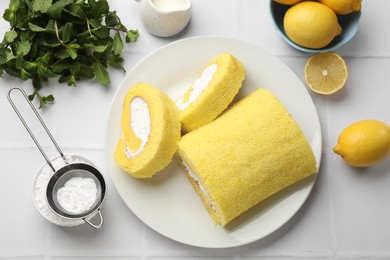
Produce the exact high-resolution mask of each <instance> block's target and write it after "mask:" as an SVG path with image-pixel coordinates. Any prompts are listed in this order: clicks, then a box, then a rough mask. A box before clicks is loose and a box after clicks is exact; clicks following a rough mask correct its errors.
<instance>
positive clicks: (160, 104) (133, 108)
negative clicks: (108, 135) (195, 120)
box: [114, 83, 181, 178]
mask: <svg viewBox="0 0 390 260" xmlns="http://www.w3.org/2000/svg"><path fill="white" fill-rule="evenodd" d="M180 129H181V124H180V119H179V110H178V109H177V106H176V104H175V102H173V100H171V99H170V98H169V97H168V96H167V95H166V94H165V93H164V92H162V91H160V90H159V89H157V88H155V87H153V86H151V85H149V84H147V83H139V84H136V85H134V86H132V87H130V88H129V90H128V91H127V93H126V96H125V98H124V101H123V108H122V116H121V130H122V137H121V138H120V140H119V141H118V144H117V147H116V151H115V155H114V157H115V161H116V162H117V164H118V165H119V166H120V167H121V168H122V169H123V170H124V171H125V172H127V173H128V174H130V175H132V176H134V177H136V178H148V177H152V176H153V175H154V174H155V173H157V172H159V171H161V170H162V169H164V168H165V167H166V166H167V165H168V164H169V163H170V162H171V161H172V158H173V156H174V154H175V152H176V149H177V144H178V141H179V140H180V135H181V130H180Z"/></svg>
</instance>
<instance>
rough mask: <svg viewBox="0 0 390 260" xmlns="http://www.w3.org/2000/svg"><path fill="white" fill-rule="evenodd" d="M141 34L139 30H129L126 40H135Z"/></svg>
mask: <svg viewBox="0 0 390 260" xmlns="http://www.w3.org/2000/svg"><path fill="white" fill-rule="evenodd" d="M138 36H139V32H138V30H129V31H127V33H126V42H135V41H137V39H138Z"/></svg>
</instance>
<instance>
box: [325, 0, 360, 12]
mask: <svg viewBox="0 0 390 260" xmlns="http://www.w3.org/2000/svg"><path fill="white" fill-rule="evenodd" d="M319 2H320V3H322V4H324V5H326V6H327V7H329V8H330V9H332V10H333V11H334V12H335V13H336V14H349V13H352V12H353V11H360V9H361V5H362V0H319Z"/></svg>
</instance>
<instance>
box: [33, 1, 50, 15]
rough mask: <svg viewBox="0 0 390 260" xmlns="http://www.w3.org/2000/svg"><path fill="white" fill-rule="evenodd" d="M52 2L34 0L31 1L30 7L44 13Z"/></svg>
mask: <svg viewBox="0 0 390 260" xmlns="http://www.w3.org/2000/svg"><path fill="white" fill-rule="evenodd" d="M52 3H53V0H34V1H33V2H32V8H33V11H34V12H38V11H40V12H41V13H46V11H47V10H48V9H49V7H50V6H51V5H52Z"/></svg>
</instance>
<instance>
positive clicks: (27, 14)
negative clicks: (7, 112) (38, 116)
mask: <svg viewBox="0 0 390 260" xmlns="http://www.w3.org/2000/svg"><path fill="white" fill-rule="evenodd" d="M3 18H4V19H5V20H6V21H8V22H9V23H10V30H9V31H8V32H6V33H5V35H4V39H3V41H2V42H1V43H0V76H1V75H3V72H4V71H5V72H6V73H8V74H10V75H12V76H15V77H18V78H21V79H23V80H28V79H31V80H32V85H33V88H34V92H33V93H32V94H31V95H29V98H30V100H33V99H34V98H35V97H37V98H39V101H40V106H41V107H42V106H43V105H44V104H46V103H48V102H51V101H53V100H54V97H53V96H52V95H49V96H42V95H40V93H39V90H40V89H41V88H42V86H43V84H44V82H45V81H47V80H48V79H49V78H58V81H59V82H61V83H62V82H67V84H68V86H76V82H77V81H78V80H80V79H93V78H95V79H96V80H97V81H98V82H100V83H101V84H103V85H108V84H109V83H110V77H109V74H108V72H107V67H108V65H109V66H111V67H115V68H120V69H122V70H123V71H124V68H123V66H122V64H123V62H124V59H123V58H122V57H121V56H120V54H121V52H122V50H123V48H124V41H125V42H127V43H128V42H135V41H136V40H137V37H138V31H137V30H127V28H126V27H125V26H124V25H123V24H122V23H121V21H120V19H119V17H118V15H117V14H116V12H115V11H110V8H109V4H108V2H107V0H10V3H9V8H8V9H6V10H5V12H4V14H3Z"/></svg>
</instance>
